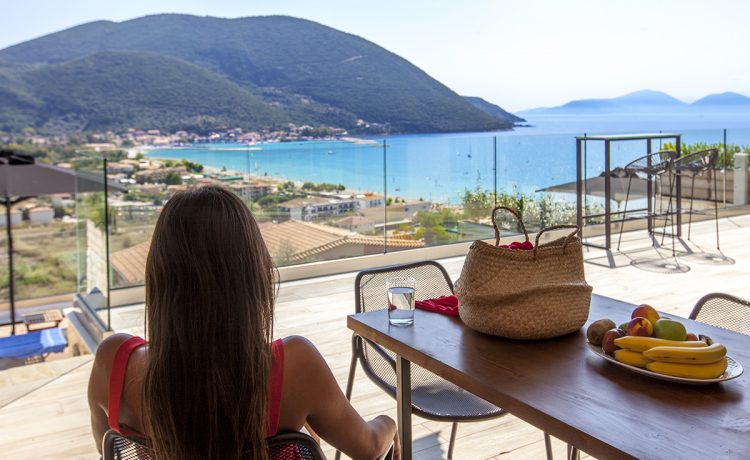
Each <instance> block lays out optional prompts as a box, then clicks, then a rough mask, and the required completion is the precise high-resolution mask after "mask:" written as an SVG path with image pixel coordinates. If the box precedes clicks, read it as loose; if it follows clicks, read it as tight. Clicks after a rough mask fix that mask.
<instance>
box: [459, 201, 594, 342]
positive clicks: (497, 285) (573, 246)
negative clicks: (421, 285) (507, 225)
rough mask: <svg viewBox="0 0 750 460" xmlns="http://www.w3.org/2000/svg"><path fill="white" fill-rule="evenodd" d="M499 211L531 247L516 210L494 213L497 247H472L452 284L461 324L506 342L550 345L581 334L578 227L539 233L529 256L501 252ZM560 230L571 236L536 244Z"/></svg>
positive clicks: (583, 296)
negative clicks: (544, 341)
mask: <svg viewBox="0 0 750 460" xmlns="http://www.w3.org/2000/svg"><path fill="white" fill-rule="evenodd" d="M498 210H505V211H508V212H510V213H511V214H513V215H514V216H515V217H516V219H518V222H519V224H520V227H521V229H522V230H523V233H524V235H525V236H526V241H529V233H528V232H527V231H526V227H525V226H524V225H523V222H522V221H521V218H520V217H519V215H518V214H517V213H516V212H515V211H514V210H512V209H510V208H506V207H504V206H498V207H496V208H495V209H493V210H492V224H493V226H494V227H495V246H493V245H491V244H487V243H485V242H483V241H475V242H474V243H473V244H472V245H471V248H470V249H469V253H468V254H467V255H466V261H465V262H464V266H463V269H462V271H461V277H460V278H459V280H458V281H456V287H455V291H456V296H457V297H458V299H459V301H460V302H459V315H460V316H461V320H463V322H464V323H465V324H466V325H467V326H468V327H470V328H472V329H474V330H477V331H479V332H483V333H485V334H492V335H497V336H501V337H507V338H510V339H549V338H553V337H559V336H561V335H565V334H569V333H571V332H575V331H577V330H579V329H580V328H581V326H583V324H584V323H585V322H586V319H587V318H588V314H589V305H590V303H591V286H589V285H588V284H587V283H586V280H585V277H584V272H583V250H582V249H583V246H582V245H581V240H580V239H579V238H578V237H577V236H576V234H577V233H578V227H577V226H574V225H558V226H554V227H549V228H546V229H544V230H542V231H541V232H539V233H538V234H537V236H536V244H534V249H533V250H528V251H526V250H519V249H506V248H500V247H497V246H498V245H499V244H500V229H499V228H498V226H497V222H496V219H495V215H496V212H497V211H498ZM562 228H570V229H573V231H572V232H571V233H570V234H569V235H567V236H564V237H562V238H558V239H556V240H554V241H550V242H548V243H544V244H541V245H540V244H539V237H540V236H541V235H542V234H543V233H545V232H548V231H550V230H558V229H562Z"/></svg>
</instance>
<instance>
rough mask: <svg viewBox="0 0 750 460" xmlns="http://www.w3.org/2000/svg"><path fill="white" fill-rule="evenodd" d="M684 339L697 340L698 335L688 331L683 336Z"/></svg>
mask: <svg viewBox="0 0 750 460" xmlns="http://www.w3.org/2000/svg"><path fill="white" fill-rule="evenodd" d="M685 340H698V336H697V335H696V334H694V333H692V332H688V333H687V335H686V336H685Z"/></svg>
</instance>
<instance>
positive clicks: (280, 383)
mask: <svg viewBox="0 0 750 460" xmlns="http://www.w3.org/2000/svg"><path fill="white" fill-rule="evenodd" d="M269 377H270V378H269V379H268V428H267V432H266V436H268V437H271V436H274V435H275V434H276V432H277V431H278V430H279V417H280V416H281V392H282V389H283V387H284V341H283V340H282V339H278V340H274V341H273V343H272V344H271V375H270V376H269Z"/></svg>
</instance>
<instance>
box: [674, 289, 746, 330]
mask: <svg viewBox="0 0 750 460" xmlns="http://www.w3.org/2000/svg"><path fill="white" fill-rule="evenodd" d="M688 318H690V319H694V320H696V321H700V322H701V323H706V324H710V325H712V326H716V327H722V328H724V329H729V330H730V331H734V332H739V333H741V334H745V335H750V301H747V300H745V299H740V298H739V297H735V296H733V295H730V294H721V293H718V292H714V293H711V294H707V295H705V296H703V297H701V298H700V300H698V302H697V303H696V304H695V308H693V311H692V312H691V313H690V316H689V317H688Z"/></svg>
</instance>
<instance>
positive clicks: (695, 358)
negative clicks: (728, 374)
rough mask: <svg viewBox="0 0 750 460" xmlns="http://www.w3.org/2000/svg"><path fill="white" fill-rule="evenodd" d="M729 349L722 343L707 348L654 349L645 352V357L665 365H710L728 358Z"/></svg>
mask: <svg viewBox="0 0 750 460" xmlns="http://www.w3.org/2000/svg"><path fill="white" fill-rule="evenodd" d="M726 354H727V349H726V347H724V345H722V344H720V343H714V344H713V345H708V346H706V347H699V348H688V347H653V348H651V349H648V350H646V351H644V352H643V356H645V357H646V358H648V359H650V360H652V361H659V362H663V363H680V364H710V363H715V362H716V361H719V360H720V359H721V358H723V357H724V356H726Z"/></svg>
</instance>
